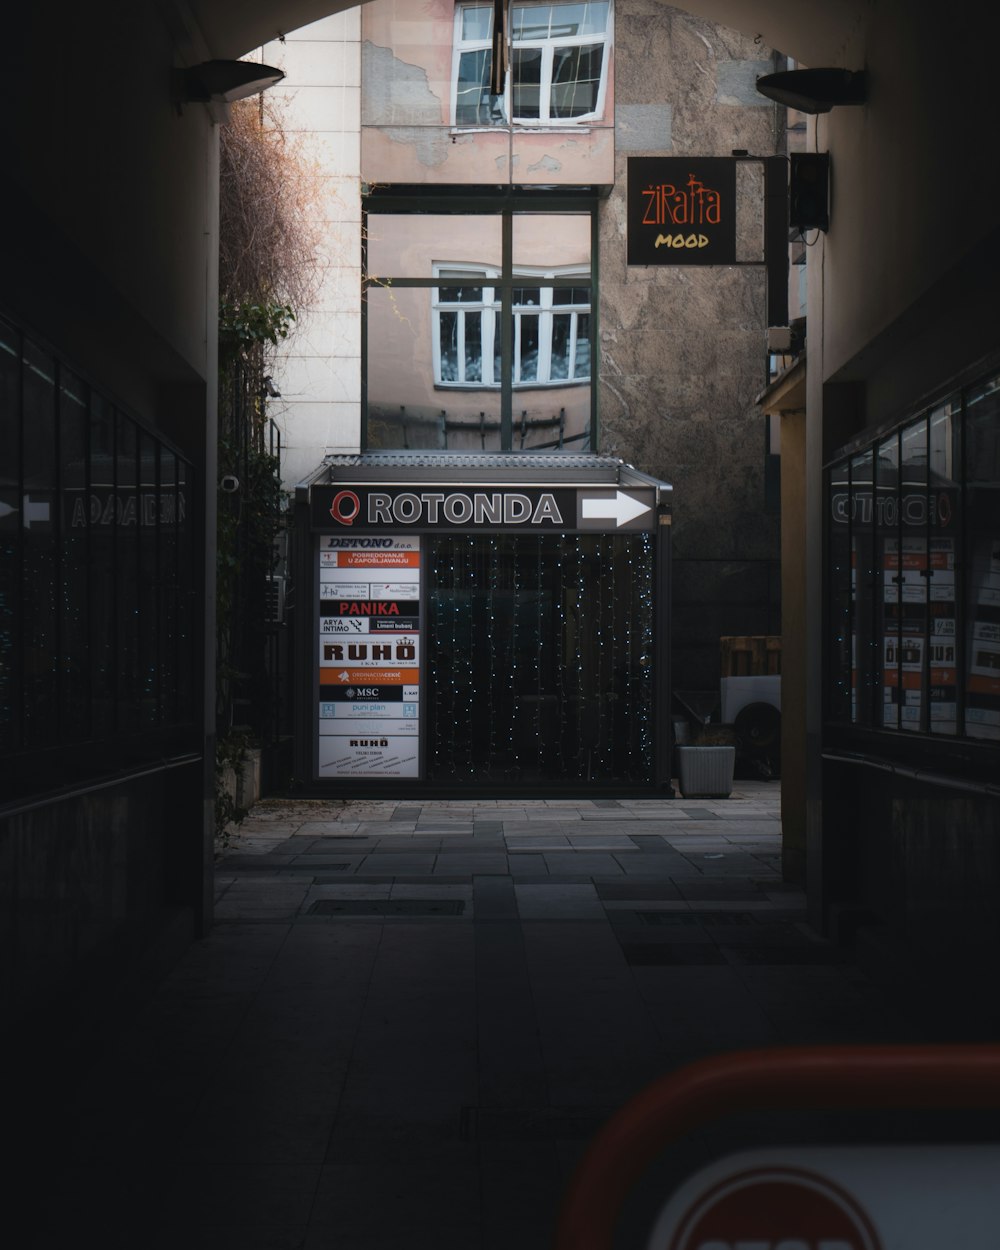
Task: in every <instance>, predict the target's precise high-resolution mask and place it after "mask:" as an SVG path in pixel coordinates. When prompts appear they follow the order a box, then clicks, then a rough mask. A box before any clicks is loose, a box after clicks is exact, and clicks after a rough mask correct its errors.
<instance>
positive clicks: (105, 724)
mask: <svg viewBox="0 0 1000 1250" xmlns="http://www.w3.org/2000/svg"><path fill="white" fill-rule="evenodd" d="M89 510H90V567H89V570H88V575H89V578H90V638H91V679H90V680H91V700H92V705H91V706H92V717H93V720H92V724H93V731H94V734H95V736H96V737H99V738H100V737H106V736H107V735H108V734H110V733H111V732H112V730H113V729H114V724H115V710H114V699H115V653H116V642H115V630H116V627H117V613H116V612H115V606H116V604H117V594H116V589H115V532H116V529H117V519H116V509H115V414H114V409H113V408H112V406H111V405H110V404H109V403H108V402H107V400H106V399H103V398H102V397H101V396H100V395H96V394H92V395H91V398H90V499H89Z"/></svg>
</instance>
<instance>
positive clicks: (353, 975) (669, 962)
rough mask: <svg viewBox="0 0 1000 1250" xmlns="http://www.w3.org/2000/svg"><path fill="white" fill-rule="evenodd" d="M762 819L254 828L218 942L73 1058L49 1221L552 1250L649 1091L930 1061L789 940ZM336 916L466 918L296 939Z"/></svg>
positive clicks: (879, 1008) (306, 1241) (854, 985)
mask: <svg viewBox="0 0 1000 1250" xmlns="http://www.w3.org/2000/svg"><path fill="white" fill-rule="evenodd" d="M779 799H780V787H779V786H778V784H777V783H748V784H746V785H742V784H741V785H739V786H738V787H737V788H736V789H734V794H733V796H732V798H731V799H729V800H724V801H723V800H719V801H706V800H698V801H695V800H676V799H655V798H654V799H650V798H636V799H620V800H614V803H615V806H611V805H610V804H611V801H610V800H605V799H597V800H591V799H586V798H581V799H559V800H530V801H528V800H516V799H511V800H484V801H482V802H480V801H462V802H461V803H456V804H449V803H448V802H446V801H434V802H433V803H430V802H428V803H424V802H421V801H418V800H413V799H410V800H407V801H401V800H399V801H397V800H386V801H385V802H369V801H365V802H363V803H362V802H355V801H329V802H327V801H316V800H310V801H307V802H302V803H296V802H295V801H291V800H284V799H282V800H266V801H265V802H264V803H262V804H259V805H258V806H257V807H256V808H255V809H254V813H253V814H252V815H251V817H250V818H249V819H248V820H247V821H246V822H244V824H243V825H242V826H240V827H239V829H238V830H235V831H233V834H232V837H231V839H230V842H229V845H228V846H226V847H220V848H219V860H218V865H217V878H216V883H215V889H216V895H217V902H216V911H215V926H214V928H213V929H212V930H211V931H210V932H209V933H208V934H207V936H205V937H204V938H202V939H201V940H199V941H198V942H196V943H194V945H193V946H192V947H191V948H190V949H189V951H188V952H187V953H186V954H185V956H184V957H183V959H182V960H181V962H180V964H179V965H178V966H177V968H176V969H175V970H174V972H173V973H171V974H170V976H168V977H167V978H166V979H165V980H164V981H163V983H162V984H161V985H160V986H159V987H158V988H157V989H156V991H155V993H153V994H152V996H151V999H150V1001H149V1002H148V1005H147V1006H145V1007H143V1008H141V1009H137V1010H136V1011H135V1013H134V1015H133V1016H131V1017H129V1018H127V1019H125V1020H124V1021H122V1022H121V1023H119V1024H116V1026H115V1029H114V1031H112V1032H111V1033H109V1036H107V1037H105V1038H99V1039H94V1044H92V1045H90V1046H89V1047H88V1048H87V1049H86V1050H85V1051H83V1052H81V1053H80V1055H78V1056H74V1064H73V1065H71V1068H69V1069H68V1071H71V1072H72V1074H73V1075H74V1077H75V1079H76V1085H75V1092H74V1093H73V1094H72V1096H71V1097H68V1098H65V1099H63V1100H62V1101H61V1103H60V1106H59V1115H58V1133H59V1148H58V1152H57V1155H56V1157H55V1158H54V1161H50V1160H49V1156H48V1155H46V1156H45V1159H46V1162H45V1167H46V1186H47V1192H48V1203H47V1209H48V1210H49V1211H50V1212H51V1213H53V1215H52V1218H53V1219H56V1214H55V1213H58V1212H60V1211H61V1212H64V1213H65V1214H66V1222H67V1231H68V1229H69V1222H70V1220H72V1225H73V1229H74V1230H77V1229H78V1228H79V1226H80V1221H81V1220H82V1221H83V1222H84V1224H85V1225H86V1226H87V1228H88V1231H89V1232H90V1233H91V1240H95V1244H97V1243H99V1244H104V1245H108V1246H109V1247H111V1246H114V1245H116V1244H118V1242H116V1241H115V1236H116V1235H117V1234H118V1233H121V1234H122V1237H124V1235H125V1234H126V1233H128V1234H129V1235H130V1236H132V1238H133V1240H132V1242H130V1243H129V1244H134V1237H135V1235H136V1231H137V1230H138V1234H139V1240H140V1241H141V1242H142V1243H143V1244H144V1245H148V1246H150V1247H152V1250H158V1247H159V1246H160V1245H163V1247H164V1250H166V1247H169V1248H170V1250H174V1247H175V1246H176V1245H180V1244H183V1245H184V1246H186V1247H192V1248H193V1250H201V1247H205V1248H206V1250H207V1248H208V1247H209V1246H211V1247H212V1250H230V1247H232V1250H235V1248H236V1247H237V1246H238V1247H239V1248H240V1250H258V1247H259V1248H261V1250H263V1247H265V1246H266V1247H268V1248H269V1250H291V1248H292V1247H293V1246H294V1247H297V1248H304V1250H330V1248H331V1247H338V1248H342V1250H381V1248H382V1247H386V1248H388V1247H390V1246H391V1247H392V1250H397V1247H399V1246H401V1245H407V1244H410V1242H411V1241H412V1240H413V1236H414V1229H417V1230H418V1231H419V1239H418V1242H417V1244H420V1245H425V1244H426V1245H428V1246H429V1245H433V1246H434V1247H435V1250H451V1248H452V1247H455V1248H456V1250H458V1247H461V1250H494V1248H495V1250H501V1247H503V1250H508V1248H509V1247H510V1246H517V1247H518V1248H519V1250H536V1247H537V1250H543V1247H544V1248H545V1250H547V1248H548V1246H549V1245H550V1244H551V1226H552V1222H553V1220H554V1217H555V1211H556V1208H557V1205H558V1201H559V1198H560V1195H561V1192H562V1189H563V1186H564V1185H565V1183H566V1181H567V1179H568V1176H569V1170H570V1168H571V1167H572V1166H573V1164H574V1163H575V1162H576V1160H577V1159H578V1158H579V1157H580V1155H581V1152H582V1151H583V1149H584V1148H585V1146H586V1144H587V1141H588V1139H589V1136H590V1135H591V1134H592V1133H593V1131H594V1130H595V1129H596V1127H597V1126H598V1125H599V1124H600V1123H601V1122H602V1121H603V1120H604V1118H605V1117H606V1116H607V1115H608V1114H610V1113H611V1112H613V1110H614V1109H615V1108H617V1107H618V1106H620V1105H621V1103H622V1102H623V1101H624V1100H625V1099H626V1098H628V1097H629V1096H631V1095H632V1094H634V1093H637V1092H638V1091H639V1090H640V1089H642V1088H643V1086H644V1085H645V1084H646V1083H647V1082H648V1081H649V1080H652V1079H655V1078H656V1077H658V1076H660V1075H662V1074H663V1073H664V1072H667V1071H670V1070H672V1069H674V1068H676V1067H677V1066H678V1065H679V1064H680V1063H682V1062H685V1061H688V1060H691V1059H696V1058H699V1057H702V1056H704V1055H707V1054H714V1053H718V1052H719V1051H725V1050H733V1049H739V1048H742V1047H746V1046H758V1045H775V1044H782V1043H787V1042H795V1041H808V1042H817V1041H823V1040H829V1041H838V1042H840V1041H844V1042H849V1041H866V1040H879V1041H886V1040H893V1039H898V1040H905V1039H916V1038H919V1037H921V1036H922V1028H923V1025H922V1023H921V1022H919V1021H916V1020H913V1019H910V1018H909V1017H904V1016H901V1015H900V1014H899V1013H898V1010H897V1009H894V1008H892V1007H890V1006H889V1005H888V1003H887V1002H886V1001H885V996H884V995H883V994H881V993H880V992H879V991H878V989H877V988H876V987H874V986H873V985H872V984H871V983H870V982H869V981H868V980H867V979H866V978H865V977H864V976H863V974H862V973H861V972H860V970H859V969H858V968H856V967H855V966H853V965H852V964H851V963H850V962H845V955H844V953H843V952H838V951H835V950H834V949H833V948H831V947H830V946H829V945H828V944H827V943H826V942H824V941H823V940H821V939H820V938H819V935H817V934H815V933H814V932H813V931H812V930H811V929H810V928H809V926H808V924H807V923H806V903H805V897H804V895H803V893H802V890H801V888H800V887H799V886H797V885H795V884H794V883H791V884H787V883H784V882H782V880H781V877H780V872H779V862H780V861H779V856H780V849H781V845H780V821H779V819H778V805H779ZM349 837H354V838H358V837H361V838H363V839H364V840H361V841H353V842H351V841H348V840H347V838H349ZM707 856H713V857H714V856H721V858H706V857H707ZM337 865H347V867H346V868H338V867H337ZM337 900H340V901H342V902H344V903H354V904H364V903H366V902H370V903H381V904H385V905H386V906H389V905H392V906H400V905H401V906H403V907H404V909H405V905H406V904H407V903H412V904H426V905H428V906H430V907H433V906H434V905H435V904H441V905H442V906H444V905H445V904H461V906H462V910H461V912H460V913H459V914H454V915H445V914H443V913H442V912H436V913H435V912H430V911H427V910H426V909H425V911H424V913H423V914H416V915H410V914H406V913H405V910H403V911H397V912H394V913H392V914H378V913H375V914H367V915H356V914H351V913H349V912H341V913H337V914H333V915H328V916H324V915H323V914H321V913H314V912H312V911H311V910H310V909H311V907H312V906H313V904H315V903H317V902H324V901H326V902H331V901H337ZM418 911H419V908H418ZM52 1122H53V1121H52V1119H51V1118H50V1119H48V1120H46V1125H45V1128H44V1131H45V1133H46V1134H48V1135H51V1131H52V1130H51V1124H52ZM39 1131H40V1132H41V1131H42V1130H41V1129H39ZM36 1154H37V1152H36ZM32 1157H33V1158H34V1157H35V1155H32ZM37 1157H38V1158H42V1157H43V1156H42V1155H41V1154H37ZM88 1163H93V1165H94V1166H87V1164H88ZM123 1194H124V1197H122V1195H123ZM116 1203H118V1204H119V1205H118V1206H116V1205H115V1204H116ZM110 1211H118V1212H121V1213H122V1219H121V1227H120V1228H119V1229H117V1230H115V1229H112V1228H109V1227H108V1218H109V1216H108V1212H110ZM50 1244H52V1245H57V1244H69V1241H68V1240H65V1239H60V1238H59V1237H55V1238H54V1239H50ZM122 1244H125V1243H124V1241H122Z"/></svg>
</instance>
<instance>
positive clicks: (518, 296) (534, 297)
mask: <svg viewBox="0 0 1000 1250" xmlns="http://www.w3.org/2000/svg"><path fill="white" fill-rule="evenodd" d="M511 299H512V301H513V303H514V305H515V306H517V305H525V306H527V307H535V308H537V307H538V305H539V304H540V303H541V292H540V290H539V288H538V287H537V286H516V287H514V291H513V294H512V296H511Z"/></svg>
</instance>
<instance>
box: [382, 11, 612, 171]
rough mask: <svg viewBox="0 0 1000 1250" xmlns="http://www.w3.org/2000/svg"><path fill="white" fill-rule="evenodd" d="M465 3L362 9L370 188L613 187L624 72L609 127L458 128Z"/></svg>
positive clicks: (607, 112) (605, 120)
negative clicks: (456, 79) (458, 55)
mask: <svg viewBox="0 0 1000 1250" xmlns="http://www.w3.org/2000/svg"><path fill="white" fill-rule="evenodd" d="M455 7H456V6H455V0H421V3H419V4H418V3H415V2H414V0H370V2H369V3H367V4H365V5H364V6H363V8H362V38H363V46H362V64H363V69H362V102H361V169H362V176H363V177H364V178H365V180H366V181H368V182H370V183H389V182H396V183H401V182H402V183H417V184H419V183H427V184H432V185H437V186H442V185H454V184H456V183H464V184H476V183H478V184H494V183H497V182H515V183H519V184H523V185H539V184H544V185H550V184H551V183H552V182H553V181H555V180H558V181H559V182H566V183H571V184H577V185H604V186H607V185H610V183H611V180H612V178H613V176H614V131H613V127H614V107H613V101H614V72H613V69H612V71H611V73H610V74H609V80H608V93H607V106H606V109H605V113H604V117H603V119H602V120H601V121H599V122H593V123H588V124H586V125H581V126H579V127H574V128H573V129H572V130H566V129H562V130H556V129H553V130H545V129H531V128H524V127H521V128H517V129H511V128H509V127H505V126H499V127H490V128H484V129H482V130H456V129H455V128H454V127H452V125H451V116H452V114H451V108H452V101H451V93H452V73H453V54H452V48H453V43H454V31H455Z"/></svg>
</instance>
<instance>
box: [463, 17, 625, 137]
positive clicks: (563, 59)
mask: <svg viewBox="0 0 1000 1250" xmlns="http://www.w3.org/2000/svg"><path fill="white" fill-rule="evenodd" d="M492 33H493V6H492V5H481V4H461V5H459V6H458V7H457V9H456V10H455V57H454V68H453V81H454V84H455V88H454V93H453V124H454V125H455V126H459V127H464V126H490V125H497V124H499V123H506V122H507V120H508V119H509V120H510V121H513V122H516V123H518V124H523V125H529V126H563V125H567V124H577V123H580V122H588V121H594V120H597V119H598V118H600V117H602V116H603V115H604V97H605V93H606V90H607V79H608V59H609V50H610V38H611V0H584V2H583V3H552V4H512V5H511V8H510V37H511V55H510V68H509V70H508V73H507V81H506V86H505V90H504V94H503V96H502V97H501V96H491V95H490V70H491V64H492V52H491V40H492Z"/></svg>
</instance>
